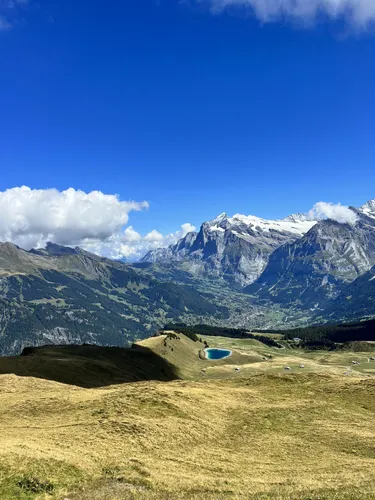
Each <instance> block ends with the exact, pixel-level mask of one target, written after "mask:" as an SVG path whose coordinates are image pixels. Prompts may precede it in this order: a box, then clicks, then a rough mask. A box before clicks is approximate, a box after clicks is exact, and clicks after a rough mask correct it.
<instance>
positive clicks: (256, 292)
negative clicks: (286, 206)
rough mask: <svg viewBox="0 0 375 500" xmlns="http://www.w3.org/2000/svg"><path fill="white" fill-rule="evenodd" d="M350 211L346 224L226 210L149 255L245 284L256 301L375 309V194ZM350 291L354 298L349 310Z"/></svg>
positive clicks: (312, 310)
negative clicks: (230, 213) (270, 217)
mask: <svg viewBox="0 0 375 500" xmlns="http://www.w3.org/2000/svg"><path fill="white" fill-rule="evenodd" d="M347 210H348V212H349V216H348V217H347V219H348V221H345V220H344V221H343V220H342V219H341V220H340V222H338V220H333V219H320V220H319V219H318V220H311V218H310V217H309V216H308V215H305V214H295V215H291V216H289V217H287V218H285V219H282V220H265V219H260V218H258V217H254V216H245V215H239V214H237V215H235V216H233V217H228V216H227V215H226V214H221V215H220V216H218V217H217V218H216V219H214V220H212V221H210V222H205V223H204V224H202V226H201V229H200V231H199V232H197V233H189V234H188V235H187V236H185V238H183V239H181V240H180V241H179V242H177V244H175V245H172V246H170V247H169V248H166V249H157V250H153V251H151V252H149V253H148V254H147V255H146V256H145V257H144V258H143V261H150V262H159V263H164V264H167V263H171V262H178V263H179V265H180V266H181V267H183V268H184V269H185V270H186V271H188V272H190V273H191V274H194V275H199V276H202V277H209V278H213V279H219V280H223V281H226V282H227V283H229V284H230V285H231V286H234V287H236V288H240V289H241V290H242V292H244V293H247V294H250V295H251V296H252V297H253V299H254V301H255V303H258V304H267V303H268V304H277V305H279V306H282V307H283V308H290V307H293V308H294V309H295V308H297V309H299V310H302V311H305V312H306V314H309V316H310V317H312V318H315V315H317V316H316V317H317V318H320V319H325V317H329V316H325V313H324V311H325V309H326V308H327V311H330V313H329V314H332V311H336V312H337V314H334V316H335V317H336V319H340V318H343V319H348V318H349V319H350V318H351V317H352V316H355V317H356V318H357V317H359V316H361V315H365V316H371V315H375V305H374V304H373V302H372V297H373V294H372V292H371V290H372V288H373V281H371V272H373V268H374V266H375V200H371V201H368V202H367V203H365V204H364V205H363V206H361V207H359V208H354V207H350V208H348V209H347ZM371 270H372V271H371ZM366 273H370V274H369V275H367V274H366ZM367 276H369V278H368V279H367ZM351 287H355V288H356V290H357V291H356V292H353V293H352V292H351ZM358 287H359V288H360V289H361V299H359V298H357V292H358ZM343 294H344V295H345V297H348V296H350V297H351V299H350V301H351V302H350V303H351V307H350V308H349V309H348V308H347V307H346V306H347V305H348V303H347V302H348V299H346V298H344V295H343ZM339 311H341V312H340V313H339ZM349 311H350V312H349ZM327 314H328V313H327Z"/></svg>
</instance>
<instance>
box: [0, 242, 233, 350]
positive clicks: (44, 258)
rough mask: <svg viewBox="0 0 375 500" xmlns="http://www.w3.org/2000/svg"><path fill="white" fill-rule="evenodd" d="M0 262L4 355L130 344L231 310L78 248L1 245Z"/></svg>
mask: <svg viewBox="0 0 375 500" xmlns="http://www.w3.org/2000/svg"><path fill="white" fill-rule="evenodd" d="M0 263H1V264H0V265H1V267H0V269H1V271H0V275H1V278H0V355H6V354H14V353H19V352H20V351H21V350H22V349H23V348H24V347H25V346H28V345H42V344H60V343H63V344H66V343H69V344H71V343H78V344H81V343H83V342H86V343H98V344H101V345H116V346H126V345H128V344H129V343H130V342H132V341H133V340H134V338H136V337H138V338H144V337H146V336H149V334H150V332H152V331H153V330H156V329H157V328H159V327H160V326H162V325H164V324H165V323H166V322H168V321H169V320H170V319H176V318H182V317H186V318H189V316H192V317H199V318H200V317H207V318H210V317H213V318H218V319H220V318H221V319H222V318H224V317H226V316H227V309H226V308H225V307H222V306H218V305H216V304H214V303H212V302H211V300H210V299H208V298H207V297H205V296H203V295H202V294H201V293H199V292H198V291H196V290H195V289H194V288H193V287H191V286H184V285H179V284H176V283H171V282H169V283H168V282H162V281H160V280H156V279H154V278H153V277H152V275H150V274H147V273H146V272H144V271H143V270H142V269H137V268H133V267H132V266H129V265H126V264H122V263H119V262H113V261H110V260H108V259H104V258H101V257H98V256H96V255H92V254H90V253H88V252H85V251H83V250H81V249H79V248H76V249H66V248H65V247H59V246H57V245H49V246H47V248H46V249H45V250H42V251H35V250H34V251H31V252H26V251H24V250H21V249H20V248H18V247H16V246H15V245H11V244H3V245H1V246H0Z"/></svg>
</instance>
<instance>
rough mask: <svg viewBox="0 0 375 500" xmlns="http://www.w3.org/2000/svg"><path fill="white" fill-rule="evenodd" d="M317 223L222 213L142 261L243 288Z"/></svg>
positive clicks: (299, 216)
mask: <svg viewBox="0 0 375 500" xmlns="http://www.w3.org/2000/svg"><path fill="white" fill-rule="evenodd" d="M315 224H316V222H315V221H311V220H308V219H307V218H306V217H305V216H304V215H302V214H296V215H292V216H290V217H287V218H286V219H282V220H275V221H270V220H265V219H260V218H258V217H253V216H245V215H240V214H237V215H234V216H233V217H228V216H227V215H226V214H225V213H223V214H221V215H219V216H218V217H217V218H216V219H214V220H212V221H210V222H205V223H204V224H202V226H201V228H200V231H199V232H198V233H189V234H187V235H186V236H185V238H183V239H181V240H180V241H179V242H178V243H176V244H175V245H172V246H170V247H168V248H165V249H157V250H153V251H151V252H149V253H148V254H147V255H146V256H145V257H144V258H143V259H142V261H143V262H180V263H182V264H183V266H184V269H186V270H188V271H190V272H191V273H193V274H195V275H198V276H199V275H201V276H206V277H211V278H216V279H224V280H226V281H227V282H229V283H233V284H236V285H237V286H239V287H242V286H245V285H248V284H250V283H252V282H254V281H255V280H256V279H257V278H258V277H259V276H260V275H261V273H262V272H263V270H264V269H265V267H266V265H267V263H268V259H269V257H270V255H271V254H272V253H273V252H274V251H275V250H276V249H277V248H279V247H280V246H281V245H283V244H285V243H291V242H294V241H295V240H296V239H299V238H301V237H302V236H303V235H304V234H305V233H306V232H307V231H309V229H311V227H313V226H314V225H315Z"/></svg>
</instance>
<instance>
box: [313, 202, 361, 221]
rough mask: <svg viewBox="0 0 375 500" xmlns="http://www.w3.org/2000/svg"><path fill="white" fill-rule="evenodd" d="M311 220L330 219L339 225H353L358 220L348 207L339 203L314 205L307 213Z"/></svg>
mask: <svg viewBox="0 0 375 500" xmlns="http://www.w3.org/2000/svg"><path fill="white" fill-rule="evenodd" d="M308 216H309V218H310V219H312V220H321V219H332V220H335V221H337V222H339V223H340V224H353V225H354V224H355V223H356V222H357V220H358V217H357V215H356V213H355V212H354V211H353V210H351V209H350V208H349V207H346V206H344V205H341V203H338V204H334V203H326V202H325V201H320V202H319V203H316V204H315V205H314V206H313V208H312V209H311V210H310V212H309V213H308Z"/></svg>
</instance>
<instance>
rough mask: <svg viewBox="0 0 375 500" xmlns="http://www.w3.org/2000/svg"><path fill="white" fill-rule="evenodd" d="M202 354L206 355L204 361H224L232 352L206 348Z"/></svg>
mask: <svg viewBox="0 0 375 500" xmlns="http://www.w3.org/2000/svg"><path fill="white" fill-rule="evenodd" d="M204 352H205V353H206V359H210V360H217V359H225V358H229V356H231V355H232V351H231V350H229V349H213V348H207V349H205V350H204Z"/></svg>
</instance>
